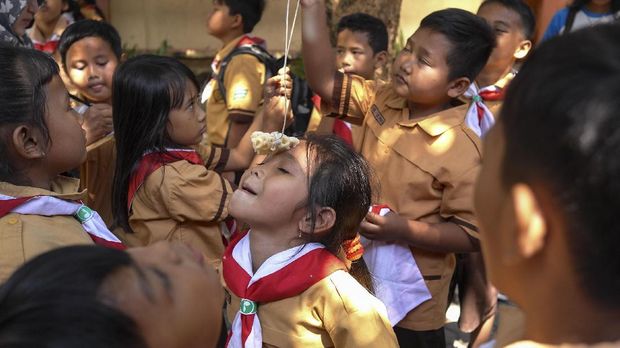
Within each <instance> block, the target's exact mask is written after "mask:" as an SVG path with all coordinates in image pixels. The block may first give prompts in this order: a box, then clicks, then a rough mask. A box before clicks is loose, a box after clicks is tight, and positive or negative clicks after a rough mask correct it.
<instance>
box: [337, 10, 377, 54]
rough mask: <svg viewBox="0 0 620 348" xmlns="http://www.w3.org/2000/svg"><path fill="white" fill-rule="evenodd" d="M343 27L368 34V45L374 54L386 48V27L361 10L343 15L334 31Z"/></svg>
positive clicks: (339, 30)
mask: <svg viewBox="0 0 620 348" xmlns="http://www.w3.org/2000/svg"><path fill="white" fill-rule="evenodd" d="M345 29H348V30H350V31H352V32H358V33H365V34H366V35H368V45H369V46H370V47H371V48H372V51H373V53H374V54H377V53H379V52H381V51H387V49H388V32H387V27H386V26H385V23H383V21H382V20H380V19H379V18H377V17H374V16H371V15H369V14H366V13H361V12H357V13H353V14H350V15H348V16H344V17H342V18H340V21H338V26H337V29H336V32H338V33H340V32H341V31H343V30H345Z"/></svg>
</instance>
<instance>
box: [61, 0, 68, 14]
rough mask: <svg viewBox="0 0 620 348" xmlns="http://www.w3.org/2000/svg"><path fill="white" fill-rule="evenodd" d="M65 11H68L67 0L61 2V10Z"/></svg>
mask: <svg viewBox="0 0 620 348" xmlns="http://www.w3.org/2000/svg"><path fill="white" fill-rule="evenodd" d="M67 11H69V1H68V0H66V1H63V2H62V12H67Z"/></svg>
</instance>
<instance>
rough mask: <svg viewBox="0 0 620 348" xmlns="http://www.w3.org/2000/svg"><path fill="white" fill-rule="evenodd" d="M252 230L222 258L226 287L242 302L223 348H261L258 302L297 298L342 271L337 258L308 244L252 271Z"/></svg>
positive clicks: (230, 246) (232, 244) (285, 252)
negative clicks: (331, 275)
mask: <svg viewBox="0 0 620 348" xmlns="http://www.w3.org/2000/svg"><path fill="white" fill-rule="evenodd" d="M250 233H252V232H251V231H250V232H248V233H245V234H242V235H238V237H237V238H235V239H233V241H231V244H230V245H229V246H228V247H227V248H226V251H225V252H224V257H222V273H223V277H224V280H225V282H226V285H227V287H228V288H229V289H230V291H231V292H232V293H233V294H235V295H236V296H237V297H239V298H240V299H241V302H240V304H239V312H237V314H236V315H235V318H234V320H233V323H232V326H231V329H230V333H229V335H228V342H227V343H226V347H231V348H262V346H263V337H262V330H261V326H260V319H259V316H258V309H259V307H260V305H261V303H267V302H275V301H279V300H283V299H285V298H289V297H293V296H297V295H299V294H301V293H302V292H304V291H306V289H308V288H310V287H311V286H313V285H314V284H316V283H318V282H319V281H321V280H323V279H324V278H325V277H327V276H329V275H330V274H332V273H334V272H336V271H338V270H344V269H345V266H344V264H343V263H342V261H340V260H339V259H338V258H337V257H336V256H334V255H333V254H332V253H330V252H329V251H327V250H325V246H324V245H323V244H320V243H307V244H305V245H302V246H298V247H294V248H290V249H288V250H284V251H282V252H279V253H277V254H275V255H272V256H271V257H269V258H268V259H267V261H265V263H263V264H262V265H261V266H260V267H259V268H258V270H257V271H256V273H254V272H253V271H252V255H251V252H250V236H249V234H250Z"/></svg>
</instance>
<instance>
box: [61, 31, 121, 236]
mask: <svg viewBox="0 0 620 348" xmlns="http://www.w3.org/2000/svg"><path fill="white" fill-rule="evenodd" d="M58 51H59V53H60V57H61V61H62V67H63V70H64V71H65V73H66V76H67V78H68V80H69V82H70V86H71V87H74V88H75V89H76V91H77V95H76V96H74V97H75V100H74V108H75V109H76V111H78V112H79V113H80V114H82V117H83V119H84V122H83V128H84V130H85V131H86V144H87V147H86V151H87V157H86V161H85V162H84V163H83V164H82V165H81V166H80V181H81V183H82V187H83V188H86V189H88V198H87V202H88V204H89V206H91V207H93V208H94V209H95V210H97V211H98V212H99V213H100V214H101V216H102V217H103V219H104V221H105V222H106V224H107V225H108V226H112V222H113V217H112V177H113V176H114V161H115V158H116V144H115V142H114V135H113V134H112V76H113V74H114V71H116V68H117V66H118V64H119V62H120V60H121V52H122V47H121V39H120V36H119V34H118V32H117V31H116V29H114V27H112V26H111V25H110V24H108V23H105V22H98V21H93V20H84V21H79V22H76V23H74V24H72V25H70V26H69V27H68V28H67V29H66V30H65V32H64V33H63V35H62V36H61V38H60V44H59V49H58ZM78 100H81V102H80V101H78Z"/></svg>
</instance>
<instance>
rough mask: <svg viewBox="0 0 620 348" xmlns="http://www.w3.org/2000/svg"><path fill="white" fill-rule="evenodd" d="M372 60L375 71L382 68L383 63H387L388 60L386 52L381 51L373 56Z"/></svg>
mask: <svg viewBox="0 0 620 348" xmlns="http://www.w3.org/2000/svg"><path fill="white" fill-rule="evenodd" d="M374 60H375V69H379V68H381V67H382V66H384V65H385V63H387V60H388V53H387V51H381V52H379V53H377V54H375V57H374Z"/></svg>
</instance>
